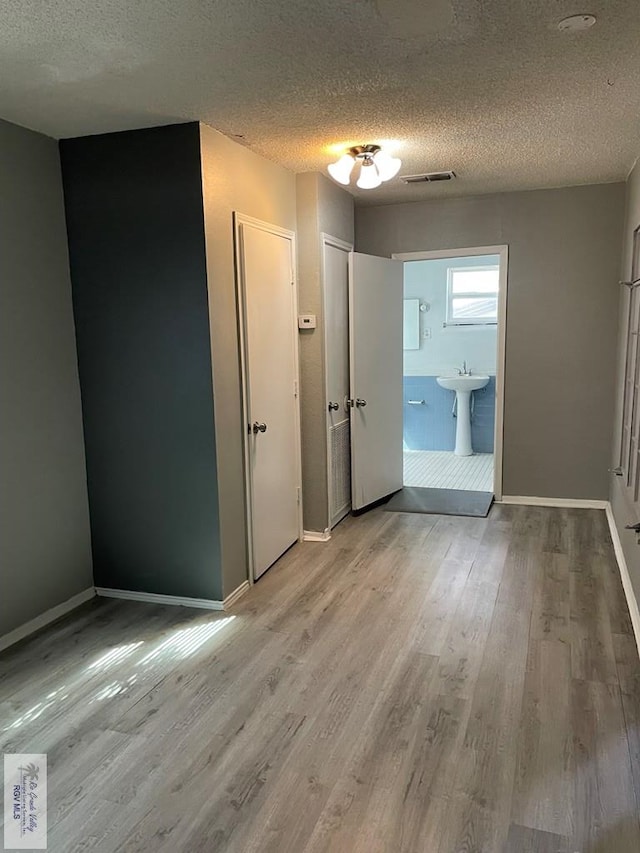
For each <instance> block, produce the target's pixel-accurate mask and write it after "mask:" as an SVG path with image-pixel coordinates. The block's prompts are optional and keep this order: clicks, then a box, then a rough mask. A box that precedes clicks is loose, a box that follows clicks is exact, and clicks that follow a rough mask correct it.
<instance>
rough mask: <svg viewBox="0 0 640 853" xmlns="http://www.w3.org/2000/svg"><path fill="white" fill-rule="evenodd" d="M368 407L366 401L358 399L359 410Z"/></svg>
mask: <svg viewBox="0 0 640 853" xmlns="http://www.w3.org/2000/svg"><path fill="white" fill-rule="evenodd" d="M366 405H367V401H366V400H361V399H360V397H358V398H357V400H356V406H358V408H364V406H366Z"/></svg>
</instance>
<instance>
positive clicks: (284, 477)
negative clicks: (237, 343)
mask: <svg viewBox="0 0 640 853" xmlns="http://www.w3.org/2000/svg"><path fill="white" fill-rule="evenodd" d="M236 221H237V235H238V261H239V264H238V268H239V279H240V296H241V307H242V320H243V322H242V330H243V338H244V341H243V344H244V347H243V349H244V365H243V368H244V390H245V414H246V419H245V420H246V423H245V429H246V430H247V453H246V457H247V468H248V492H249V532H250V543H249V544H250V559H251V563H252V568H253V577H254V578H258V577H260V575H261V574H263V573H264V572H265V571H266V570H267V569H268V568H269V566H271V565H272V564H273V563H274V562H275V561H276V560H277V559H278V557H280V556H281V555H282V554H283V553H284V552H285V551H286V550H287V548H289V547H290V546H291V545H292V544H293V543H294V542H296V541H297V540H298V538H299V535H300V521H299V501H300V451H299V428H298V423H299V421H298V400H297V389H298V382H297V352H296V346H297V337H296V335H297V329H296V328H295V327H294V319H295V287H294V276H293V263H294V262H293V257H294V254H293V240H292V235H290V234H289V233H288V232H282V233H280V231H279V230H278V229H274V230H268V229H269V226H265V225H262V224H261V223H254V222H251V221H248V220H247V219H246V218H244V217H239V216H238V217H237V219H236Z"/></svg>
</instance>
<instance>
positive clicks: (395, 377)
mask: <svg viewBox="0 0 640 853" xmlns="http://www.w3.org/2000/svg"><path fill="white" fill-rule="evenodd" d="M402 271H403V264H402V261H392V260H388V259H387V258H377V257H372V256H370V255H361V254H358V253H357V252H352V253H351V254H350V256H349V319H350V335H349V337H350V347H349V349H350V361H351V399H352V408H351V481H352V486H351V500H352V506H353V509H356V510H357V509H362V508H363V507H365V506H368V505H369V504H371V503H374V502H375V501H377V500H379V499H380V498H383V497H385V496H386V495H390V494H392V493H393V492H396V491H398V489H401V488H402V355H403V353H402V313H403V272H402Z"/></svg>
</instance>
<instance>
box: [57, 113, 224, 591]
mask: <svg viewBox="0 0 640 853" xmlns="http://www.w3.org/2000/svg"><path fill="white" fill-rule="evenodd" d="M60 154H61V161H62V171H63V182H64V194H65V207H66V218H67V230H68V239H69V254H70V263H71V278H72V289H73V308H74V315H75V324H76V334H77V347H78V363H79V372H80V387H81V394H82V408H83V422H84V436H85V444H86V455H87V479H88V487H89V508H90V516H91V536H92V548H93V564H94V576H95V583H96V585H97V586H102V587H112V588H120V589H127V590H136V591H144V592H153V593H162V594H168V595H177V596H188V597H195V598H208V599H220V598H221V597H222V581H221V560H220V531H219V518H218V493H217V472H216V449H215V430H214V415H213V391H212V387H213V386H212V371H211V344H210V335H209V313H208V297H207V276H206V267H205V262H206V258H205V238H204V214H203V203H202V177H201V159H200V136H199V127H198V125H197V124H196V123H191V124H182V125H171V126H167V127H159V128H152V129H147V130H137V131H131V132H125V133H113V134H105V135H101V136H90V137H83V138H79V139H69V140H63V141H62V142H61V143H60Z"/></svg>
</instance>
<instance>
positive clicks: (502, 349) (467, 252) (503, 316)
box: [391, 244, 509, 501]
mask: <svg viewBox="0 0 640 853" xmlns="http://www.w3.org/2000/svg"><path fill="white" fill-rule="evenodd" d="M476 255H499V256H500V279H499V282H500V292H499V294H498V352H497V357H496V423H495V431H494V440H493V493H494V495H495V497H496V500H498V501H499V500H502V464H503V452H504V374H505V367H506V350H507V348H506V341H507V285H508V279H509V275H508V267H509V246H508V245H506V244H502V245H499V246H472V247H471V248H466V249H436V250H433V251H426V252H397V253H395V254H393V255H391V257H392V258H396V259H397V260H399V261H441V260H445V259H447V258H469V257H475V256H476Z"/></svg>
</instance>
